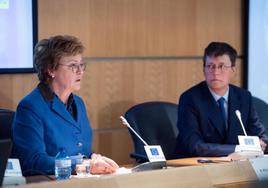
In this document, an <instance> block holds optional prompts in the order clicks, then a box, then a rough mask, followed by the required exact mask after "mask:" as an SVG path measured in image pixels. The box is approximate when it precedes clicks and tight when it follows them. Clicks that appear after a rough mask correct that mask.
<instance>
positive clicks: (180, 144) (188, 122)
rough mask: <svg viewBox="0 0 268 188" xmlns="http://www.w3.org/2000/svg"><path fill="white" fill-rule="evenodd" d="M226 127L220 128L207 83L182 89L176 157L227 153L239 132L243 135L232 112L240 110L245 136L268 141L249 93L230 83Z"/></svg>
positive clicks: (235, 143) (235, 141)
mask: <svg viewBox="0 0 268 188" xmlns="http://www.w3.org/2000/svg"><path fill="white" fill-rule="evenodd" d="M229 88H230V89H229V97H228V130H227V131H226V130H224V129H222V124H221V122H223V121H222V119H221V118H222V117H221V113H220V109H219V107H218V105H217V102H216V101H215V99H214V98H213V96H212V94H211V93H210V91H209V89H208V86H207V84H206V82H204V81H203V82H201V83H199V84H197V85H196V86H194V87H192V88H191V89H189V90H188V91H186V92H184V93H183V94H182V95H181V97H180V100H179V107H178V124H177V126H178V129H179V135H178V138H177V154H178V157H192V156H226V155H228V154H230V153H232V152H234V150H235V146H236V145H237V144H238V137H237V136H238V135H244V134H243V130H242V128H241V125H240V123H239V120H238V119H237V117H236V114H235V111H236V110H239V111H240V112H241V116H242V121H243V123H244V126H245V129H246V132H247V134H248V135H254V136H259V137H260V138H262V139H264V140H265V141H266V142H267V141H268V139H267V136H266V135H265V130H264V127H263V125H262V124H261V122H260V120H259V117H258V115H257V113H256V111H255V108H254V106H253V105H252V96H251V94H250V92H248V91H246V90H243V89H241V88H239V87H236V86H234V85H230V86H229Z"/></svg>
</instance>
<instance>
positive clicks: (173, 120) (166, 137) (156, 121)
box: [125, 101, 178, 162]
mask: <svg viewBox="0 0 268 188" xmlns="http://www.w3.org/2000/svg"><path fill="white" fill-rule="evenodd" d="M177 110H178V105H177V104H174V103H170V102H161V101H153V102H145V103H141V104H138V105H135V106H133V107H132V108H130V109H129V110H128V111H127V112H126V114H125V118H126V119H127V121H128V122H129V124H130V126H132V128H133V129H134V130H135V131H136V132H137V133H138V134H139V135H140V136H141V137H142V138H143V139H144V140H145V141H146V142H147V143H148V144H149V145H161V147H162V150H163V152H164V155H165V157H166V159H173V158H175V156H174V151H175V146H176V137H177V134H178V129H177V125H176V124H177ZM129 131H130V130H129ZM130 134H131V137H132V140H133V144H134V150H135V153H134V154H136V155H138V156H139V155H142V156H146V154H145V150H144V144H143V143H142V142H141V141H140V140H139V138H137V136H136V135H135V134H133V133H132V132H131V131H130ZM132 156H135V155H132ZM134 158H135V157H134ZM136 160H137V162H145V161H142V160H139V159H137V158H136ZM147 160H148V159H147Z"/></svg>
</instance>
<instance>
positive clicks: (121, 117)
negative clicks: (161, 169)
mask: <svg viewBox="0 0 268 188" xmlns="http://www.w3.org/2000/svg"><path fill="white" fill-rule="evenodd" d="M120 119H121V121H122V123H123V124H124V125H126V126H127V127H128V128H129V129H130V130H131V131H132V132H133V133H134V134H135V135H136V136H137V137H138V138H139V139H140V140H141V141H142V142H143V144H144V145H145V146H148V144H147V143H146V142H145V141H144V140H143V139H142V138H141V137H140V135H139V134H138V133H137V132H136V131H135V130H134V129H133V128H132V127H131V126H130V125H129V123H128V122H127V120H126V119H125V118H124V117H123V116H120Z"/></svg>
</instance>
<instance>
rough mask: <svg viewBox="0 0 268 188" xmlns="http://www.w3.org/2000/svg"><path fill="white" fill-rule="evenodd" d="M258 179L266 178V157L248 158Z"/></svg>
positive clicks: (267, 171)
mask: <svg viewBox="0 0 268 188" xmlns="http://www.w3.org/2000/svg"><path fill="white" fill-rule="evenodd" d="M249 161H250V163H251V165H252V167H253V169H254V171H255V173H256V175H257V177H258V178H259V180H268V157H260V158H255V159H250V160H249Z"/></svg>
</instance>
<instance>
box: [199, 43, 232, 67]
mask: <svg viewBox="0 0 268 188" xmlns="http://www.w3.org/2000/svg"><path fill="white" fill-rule="evenodd" d="M225 54H226V55H228V56H229V58H230V60H231V63H232V66H235V61H236V57H237V52H236V50H235V49H234V48H233V47H232V46H231V45H229V44H227V43H225V42H211V43H210V44H209V45H208V46H207V47H206V49H205V51H204V56H203V66H205V65H206V58H207V57H218V56H222V55H225Z"/></svg>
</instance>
